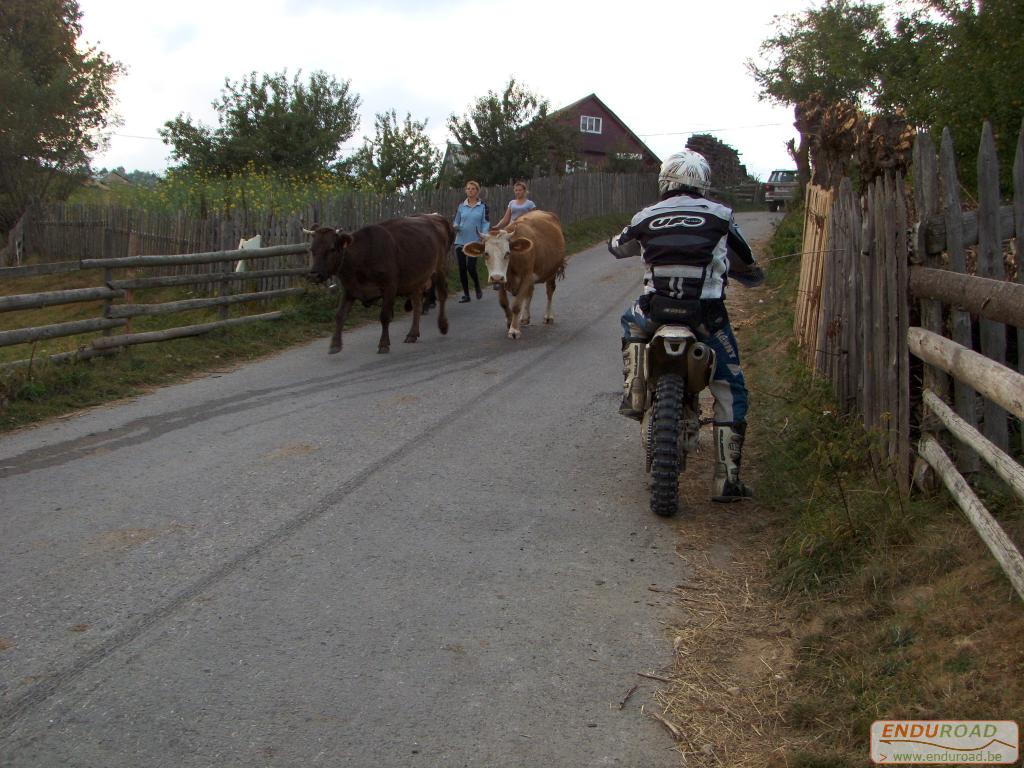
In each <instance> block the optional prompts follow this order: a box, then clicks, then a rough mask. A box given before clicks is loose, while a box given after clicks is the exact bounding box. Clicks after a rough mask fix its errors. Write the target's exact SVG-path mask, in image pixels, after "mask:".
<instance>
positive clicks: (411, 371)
mask: <svg viewBox="0 0 1024 768" xmlns="http://www.w3.org/2000/svg"><path fill="white" fill-rule="evenodd" d="M770 218H777V217H769V216H768V215H767V214H751V215H747V216H743V217H741V223H742V224H744V226H745V227H746V228H747V230H748V234H750V235H751V236H752V237H759V236H761V235H763V234H765V233H766V231H767V228H768V227H769V220H770ZM638 277H639V267H638V265H637V264H636V263H633V262H615V261H614V260H613V259H611V258H610V257H609V256H608V255H607V253H606V252H605V251H604V249H603V248H596V249H592V250H589V251H586V252H584V253H582V254H580V255H578V256H576V257H575V258H574V259H573V260H572V262H571V263H570V265H569V269H568V274H567V278H566V280H565V281H564V282H563V283H561V284H560V285H559V289H558V291H557V293H556V299H555V301H556V303H555V314H556V324H555V325H553V326H544V325H532V326H529V327H527V328H526V329H525V333H524V337H523V338H522V339H520V340H519V341H515V342H513V341H509V340H508V339H506V338H505V336H504V325H503V318H502V315H501V312H500V309H499V307H498V305H497V295H496V294H495V293H493V292H490V291H487V292H485V296H484V300H483V301H480V302H473V303H471V304H463V305H458V304H455V305H451V306H450V319H451V326H452V329H451V332H450V333H449V335H448V336H447V337H441V336H440V335H439V334H438V332H437V329H436V326H435V325H434V324H433V320H434V316H433V315H431V316H430V317H429V318H428V319H429V320H430V323H428V325H427V327H426V328H425V331H424V334H423V336H422V337H421V341H420V343H418V344H415V345H406V344H401V343H396V344H395V345H394V346H393V347H392V352H391V354H390V355H377V354H375V349H376V344H377V337H378V328H376V327H368V328H364V329H361V330H359V331H355V332H350V333H347V334H346V346H345V350H344V351H343V352H342V353H341V354H340V355H337V356H328V355H327V345H328V342H327V339H323V340H320V341H317V342H316V343H314V344H311V345H308V346H305V347H301V348H297V349H293V350H289V351H287V352H285V353H283V354H280V355H278V356H276V357H274V358H272V359H269V360H265V361H262V362H259V363H256V364H252V365H247V366H244V367H242V368H239V369H237V370H234V371H230V372H223V373H216V374H212V375H209V376H206V377H203V378H200V379H197V380H194V381H191V382H188V383H185V384H181V385H177V386H172V387H167V388H164V389H161V390H159V391H156V392H153V393H152V394H149V395H146V396H143V397H140V398H138V399H135V400H133V401H130V402H126V403H121V404H118V405H116V406H112V407H107V408H100V409H95V410H92V411H89V412H87V413H85V414H82V415H79V416H76V417H74V418H69V419H64V420H58V421H55V422H53V423H51V424H48V425H45V426H42V427H38V428H35V429H31V430H24V431H22V432H19V433H17V434H14V435H9V436H6V437H3V438H2V439H0V531H2V535H0V584H2V589H0V765H3V766H56V765H74V766H104V767H110V768H113V767H116V766H132V767H135V766H174V767H175V768H179V767H180V768H185V767H187V766H214V765H216V766H297V765H303V766H307V765H326V766H353V767H355V766H360V767H363V766H383V767H386V766H430V767H433V766H446V767H448V766H474V767H476V766H535V765H550V766H555V765H557V766H588V767H589V766H599V765H622V766H637V765H643V766H652V767H655V768H656V767H658V766H674V765H676V764H677V755H676V754H675V753H674V752H673V751H672V743H671V741H670V739H669V738H668V736H667V734H666V733H665V732H664V731H663V730H662V728H661V726H660V725H658V724H657V723H655V722H654V721H652V720H651V719H649V718H646V717H644V716H643V715H642V714H641V713H640V706H641V705H642V704H645V703H647V705H648V706H650V705H651V703H650V698H651V694H652V692H653V690H654V688H653V686H654V685H656V683H654V682H653V681H650V680H647V679H645V678H641V677H638V676H637V674H636V673H637V672H640V671H653V670H657V669H659V668H662V667H666V666H667V665H669V664H670V663H671V648H672V646H671V637H670V635H669V631H668V628H667V625H668V624H670V623H671V622H672V621H673V620H674V618H675V609H674V608H673V606H672V605H671V602H670V601H669V599H668V598H667V596H666V595H663V594H661V593H659V592H657V591H652V590H651V589H650V587H651V585H655V586H656V587H659V588H671V587H672V586H673V585H674V584H676V583H678V582H679V581H681V580H683V579H684V578H685V574H684V573H683V572H682V571H681V565H680V561H679V559H678V558H677V557H676V555H675V554H674V526H673V524H672V522H671V521H664V520H659V519H654V518H652V516H651V515H650V513H649V512H648V510H647V500H646V498H645V495H644V494H645V490H644V488H645V486H644V478H643V473H642V467H641V463H640V459H639V447H638V445H639V444H638V441H637V439H636V435H635V429H632V428H630V427H629V425H628V424H627V423H626V422H625V421H623V420H622V419H621V418H620V417H618V416H617V415H616V414H615V406H616V404H617V400H618V397H619V393H620V386H621V384H620V372H619V371H620V365H621V362H620V357H619V345H618V338H617V337H618V315H619V314H620V313H621V311H622V308H623V307H624V306H625V304H626V302H627V301H628V299H629V298H631V297H632V296H633V294H634V292H635V291H636V289H637V282H638ZM542 302H543V297H541V298H540V299H539V300H535V306H534V313H533V314H534V317H535V318H538V319H539V318H541V317H542V316H543V303H542ZM405 325H406V320H405V319H404V318H403V319H401V320H400V321H399V322H398V323H397V327H396V329H394V331H393V333H392V337H393V338H394V339H397V340H400V339H401V338H403V337H404V335H405ZM636 683H640V689H639V690H638V691H637V692H636V693H635V694H634V695H633V696H632V697H631V698H630V699H629V702H628V703H627V704H626V706H625V708H624V709H622V710H621V711H620V710H619V708H618V702H619V701H620V700H621V699H622V698H623V696H624V695H625V694H626V692H627V690H629V688H630V687H631V686H633V685H634V684H636Z"/></svg>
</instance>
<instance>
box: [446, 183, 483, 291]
mask: <svg viewBox="0 0 1024 768" xmlns="http://www.w3.org/2000/svg"><path fill="white" fill-rule="evenodd" d="M488 219H489V216H488V210H487V203H485V202H484V201H483V200H481V199H480V184H479V183H477V182H475V181H467V182H466V199H465V201H463V202H461V203H459V209H458V210H457V211H456V212H455V221H454V222H452V223H453V225H454V227H455V256H456V257H457V258H458V260H459V280H461V281H462V298H461V299H459V303H460V304H465V303H466V302H467V301H469V279H468V277H469V276H470V275H471V276H472V277H473V285H474V287H475V288H476V297H477V298H478V299H480V298H483V292H482V291H481V290H480V276H479V275H478V274H477V271H476V257H475V256H467V255H466V254H465V253H463V251H462V246H464V245H468V244H469V243H475V242H476V241H477V240H479V239H480V237H481V235H486V234H487V233H488V232H489V231H490V229H491V224H490V221H489V220H488Z"/></svg>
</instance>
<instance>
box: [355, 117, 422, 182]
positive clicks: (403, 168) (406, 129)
mask: <svg viewBox="0 0 1024 768" xmlns="http://www.w3.org/2000/svg"><path fill="white" fill-rule="evenodd" d="M426 127H427V121H426V120H423V121H422V122H419V121H416V120H413V119H412V115H411V114H409V113H406V115H405V123H404V124H403V125H401V126H399V124H398V115H397V113H396V112H395V110H393V109H392V110H391V111H390V112H383V113H380V114H378V115H377V119H376V135H375V136H374V137H373V139H366V140H365V142H364V143H363V146H362V147H361V148H360V149H359V150H358V151H357V152H356V154H355V156H354V157H353V158H352V159H351V160H350V161H349V163H350V173H351V174H352V175H353V176H354V178H355V181H356V183H357V185H359V186H362V187H366V188H367V189H373V190H376V191H378V192H406V191H408V190H410V189H414V188H415V187H418V186H420V185H421V184H424V183H425V182H427V181H429V180H430V179H431V178H432V177H433V176H434V174H435V173H436V172H437V168H438V165H439V164H440V160H441V155H440V153H439V152H438V151H437V150H436V149H434V147H433V145H432V144H431V143H430V137H429V136H427V133H426Z"/></svg>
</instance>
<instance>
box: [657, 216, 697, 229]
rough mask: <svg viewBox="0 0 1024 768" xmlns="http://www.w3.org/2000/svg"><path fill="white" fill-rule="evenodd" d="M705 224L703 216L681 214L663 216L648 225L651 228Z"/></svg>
mask: <svg viewBox="0 0 1024 768" xmlns="http://www.w3.org/2000/svg"><path fill="white" fill-rule="evenodd" d="M702 226H704V217H703V216H694V215H691V214H679V215H675V216H662V217H661V218H658V219H655V220H654V221H652V222H651V223H650V224H648V227H649V228H650V229H668V228H669V227H702Z"/></svg>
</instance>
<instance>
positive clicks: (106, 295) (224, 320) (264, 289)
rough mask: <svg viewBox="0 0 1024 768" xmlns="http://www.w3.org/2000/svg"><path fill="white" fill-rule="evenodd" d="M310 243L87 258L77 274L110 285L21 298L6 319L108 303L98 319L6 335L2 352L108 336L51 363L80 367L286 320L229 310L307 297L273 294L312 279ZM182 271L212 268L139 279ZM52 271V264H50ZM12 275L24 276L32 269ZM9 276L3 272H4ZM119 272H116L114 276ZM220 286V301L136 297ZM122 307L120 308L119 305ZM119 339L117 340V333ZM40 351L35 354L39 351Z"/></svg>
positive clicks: (9, 305) (1, 304) (3, 300)
mask: <svg viewBox="0 0 1024 768" xmlns="http://www.w3.org/2000/svg"><path fill="white" fill-rule="evenodd" d="M230 232H231V230H230V229H229V228H228V227H225V228H224V230H223V231H222V233H221V236H222V238H224V239H225V241H227V242H230V241H229V240H228V238H229V237H231V234H229V233H230ZM308 253H309V246H308V244H307V243H300V244H297V245H294V244H293V245H279V246H271V247H267V248H246V249H229V248H225V249H224V250H220V251H213V252H208V253H192V254H181V255H172V256H158V255H146V256H122V257H106V258H98V259H85V260H82V261H81V262H79V263H75V266H76V268H80V269H83V270H102V275H103V278H102V281H103V285H100V286H97V287H88V288H72V289H65V290H55V291H44V292H40V293H30V294H16V295H11V296H0V312H17V311H22V310H31V309H39V308H42V307H52V306H61V305H68V304H76V303H81V302H97V301H102V302H103V304H102V310H101V314H100V316H99V317H96V318H89V319H84V320H71V321H67V322H61V323H51V324H48V325H39V326H30V327H23V328H15V329H11V330H5V331H0V347H8V346H13V345H16V344H33V345H35V344H36V343H38V342H40V341H46V340H49V339H56V338H63V337H71V336H82V335H83V334H90V333H95V332H101V333H102V336H98V337H94V338H92V339H90V340H89V341H88V343H87V344H84V345H80V346H78V347H77V348H76V349H74V350H70V351H66V352H60V353H57V354H52V355H47V356H46V358H47V359H48V360H50V361H54V362H56V361H66V360H80V359H87V358H90V357H94V356H96V355H100V354H107V353H109V352H113V351H117V350H119V349H123V348H125V347H129V346H133V345H135V344H146V343H151V342H156V341H167V340H169V339H177V338H182V337H184V336H197V335H199V334H202V333H207V332H209V331H212V330H216V329H218V328H225V327H228V326H232V325H240V324H243V323H251V322H255V321H258V320H274V319H277V318H279V317H281V314H282V313H281V312H279V311H274V312H261V313H258V314H246V315H242V316H240V317H233V318H232V317H229V308H230V307H231V306H233V305H241V304H247V303H252V302H265V301H268V300H270V299H277V298H282V297H285V296H291V295H294V294H298V293H301V292H302V291H303V290H305V289H304V288H302V287H294V286H291V287H274V286H273V284H272V283H271V282H270V281H276V280H280V279H294V278H296V277H298V276H300V275H305V274H306V272H307V271H308V269H309V267H308V264H307V262H308ZM295 257H299V258H298V262H299V263H298V264H293V265H292V266H284V267H282V266H278V267H276V268H274V269H269V270H268V269H261V270H255V269H252V268H249V269H247V270H246V271H244V272H243V271H238V270H237V269H236V264H238V263H240V262H241V263H245V264H247V265H251V264H254V263H255V264H259V263H266V262H267V261H270V260H280V259H288V258H292V259H294V258H295ZM182 265H201V266H203V267H206V268H208V269H207V270H206V271H204V272H196V273H193V274H191V275H189V274H184V275H167V274H147V275H139V274H138V272H137V270H139V269H143V268H151V267H156V268H158V269H159V270H161V271H164V270H167V269H168V268H174V267H179V266H182ZM44 266H46V265H44ZM10 269H14V270H22V269H26V267H13V268H10ZM4 271H7V270H0V272H4ZM115 271H116V272H115ZM210 281H214V282H215V284H216V285H217V286H218V291H217V294H218V295H216V296H212V297H203V298H193V299H182V300H175V301H163V302H157V303H137V302H136V301H135V294H134V292H135V291H136V290H139V289H146V288H164V287H171V286H182V285H190V284H191V285H195V284H200V283H204V284H205V283H210ZM242 285H249V286H251V287H252V288H255V290H245V291H244V292H241V293H239V292H235V291H233V290H232V287H235V288H237V287H238V286H242ZM118 300H122V301H121V302H120V303H116V302H117V301H118ZM214 307H216V308H218V309H219V310H220V319H219V320H216V321H213V322H208V323H198V324H191V325H182V326H176V327H173V328H164V329H161V330H153V331H148V332H141V333H136V332H133V331H132V327H131V325H132V319H133V318H136V317H143V316H153V315H165V314H172V313H178V312H187V311H191V310H198V309H210V308H214ZM114 330H118V331H120V333H118V334H116V335H114V334H113V331H114ZM33 351H34V347H33ZM34 360H35V356H34V354H33V356H31V357H29V358H27V359H23V360H16V361H13V362H10V363H6V364H4V365H3V366H2V367H4V368H12V367H22V366H25V365H29V364H31V363H32V362H33V361H34Z"/></svg>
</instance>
